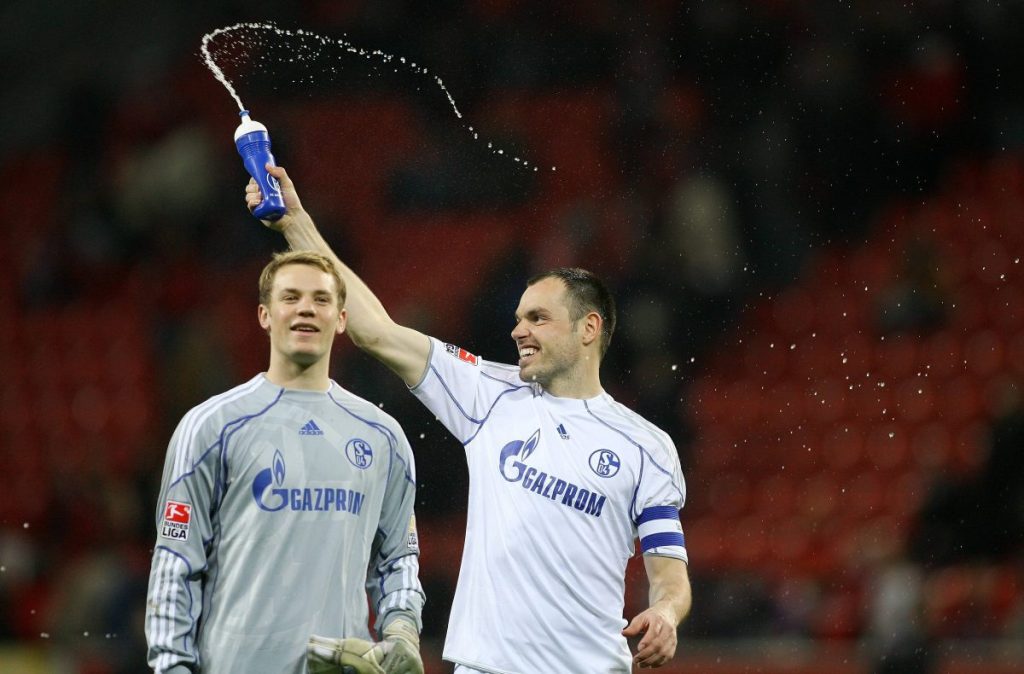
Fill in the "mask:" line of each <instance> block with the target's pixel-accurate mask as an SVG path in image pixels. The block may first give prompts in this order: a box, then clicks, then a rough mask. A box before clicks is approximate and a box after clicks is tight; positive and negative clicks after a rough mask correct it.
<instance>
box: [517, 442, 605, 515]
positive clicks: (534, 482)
mask: <svg viewBox="0 0 1024 674" xmlns="http://www.w3.org/2000/svg"><path fill="white" fill-rule="evenodd" d="M539 444H540V429H539V428H538V429H537V430H535V431H534V432H533V435H531V436H530V437H529V438H528V439H526V440H513V441H512V442H509V443H507V444H506V445H505V446H504V447H502V448H501V452H499V454H498V472H500V473H501V476H502V477H503V478H505V480H507V481H508V482H512V483H514V484H518V485H519V486H521V487H522V488H523V489H526V490H527V491H529V492H530V493H532V494H536V495H538V496H543V497H544V498H547V499H550V500H551V501H554V502H556V503H561V504H562V505H563V506H566V507H568V508H574V509H575V510H578V511H579V512H581V513H584V514H586V515H590V516H592V517H600V516H601V510H602V509H603V508H604V504H605V500H606V499H605V496H604V494H599V493H597V492H594V491H591V490H589V489H586V488H584V487H580V486H578V485H575V484H573V483H572V482H569V481H568V480H563V479H562V478H560V477H557V476H555V475H549V474H548V473H546V472H544V471H541V470H538V469H537V468H535V467H534V466H531V465H529V464H527V463H526V460H527V459H529V458H530V456H531V455H532V454H533V453H534V452H535V451H536V450H537V446H538V445H539ZM613 456H614V455H613ZM615 459H616V462H617V461H618V457H615ZM615 471H616V472H618V463H616V465H615ZM594 472H597V469H596V468H594ZM599 474H600V473H599ZM613 474H614V473H613Z"/></svg>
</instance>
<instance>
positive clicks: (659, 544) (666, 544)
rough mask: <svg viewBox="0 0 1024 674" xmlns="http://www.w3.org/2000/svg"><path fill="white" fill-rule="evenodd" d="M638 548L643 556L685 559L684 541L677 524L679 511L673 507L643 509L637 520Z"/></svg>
mask: <svg viewBox="0 0 1024 674" xmlns="http://www.w3.org/2000/svg"><path fill="white" fill-rule="evenodd" d="M636 528H637V531H638V532H639V534H640V548H641V549H642V550H643V552H644V554H655V555H666V556H668V557H679V558H680V559H684V560H685V559H686V558H687V555H686V539H685V538H684V537H683V525H682V524H680V523H679V510H678V509H676V508H675V507H673V506H651V507H650V508H644V510H643V512H641V513H640V517H639V518H637V521H636Z"/></svg>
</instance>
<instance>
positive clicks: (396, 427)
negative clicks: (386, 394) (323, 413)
mask: <svg viewBox="0 0 1024 674" xmlns="http://www.w3.org/2000/svg"><path fill="white" fill-rule="evenodd" d="M332 384H333V386H331V390H330V392H329V393H328V395H329V396H330V399H331V401H332V402H333V403H334V404H335V406H336V407H338V408H339V411H340V412H341V413H343V414H345V415H347V416H349V417H351V418H352V419H354V420H355V421H357V422H361V423H364V424H366V425H367V426H370V427H373V428H377V429H378V430H381V431H386V432H390V433H391V434H393V435H402V427H401V425H400V424H399V423H398V420H397V419H395V418H394V417H393V416H391V415H390V414H388V413H387V412H385V411H384V410H383V408H381V407H380V405H375V404H373V403H371V402H370V401H369V400H366V399H365V398H360V397H359V396H357V395H356V394H355V393H352V392H351V391H349V390H347V389H345V388H342V387H341V386H340V385H338V384H337V383H336V382H332Z"/></svg>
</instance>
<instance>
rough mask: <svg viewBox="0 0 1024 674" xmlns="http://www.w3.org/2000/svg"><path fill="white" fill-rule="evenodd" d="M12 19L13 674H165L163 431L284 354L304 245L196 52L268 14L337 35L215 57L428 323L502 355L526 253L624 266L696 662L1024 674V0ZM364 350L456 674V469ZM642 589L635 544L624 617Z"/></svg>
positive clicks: (331, 223)
mask: <svg viewBox="0 0 1024 674" xmlns="http://www.w3.org/2000/svg"><path fill="white" fill-rule="evenodd" d="M0 18H2V19H3V25H4V27H5V39H4V41H3V43H2V45H0V56H2V57H3V58H0V62H2V63H3V66H2V68H3V82H4V94H5V96H4V104H3V106H0V129H2V130H3V131H2V133H0V176H2V178H3V179H2V180H0V195H2V203H3V204H4V207H5V210H6V213H7V217H6V219H5V220H6V227H5V229H6V232H5V235H6V236H5V243H4V244H3V245H2V246H0V270H2V272H0V302H2V306H3V307H4V308H5V309H6V316H5V318H4V320H3V327H2V329H0V372H2V374H3V377H2V384H0V467H2V469H3V470H2V475H3V477H4V483H5V484H4V486H3V488H2V489H0V669H2V670H3V671H12V672H19V671H25V672H35V671H60V672H64V671H67V672H90V673H93V672H95V673H101V672H136V671H145V664H144V661H145V644H144V638H143V636H142V613H143V610H144V601H145V586H146V580H147V576H148V570H149V569H148V565H149V555H150V550H151V546H152V541H153V540H154V537H155V534H154V532H153V513H154V512H155V508H156V503H155V499H156V494H157V489H158V485H159V478H160V471H161V469H162V462H163V456H164V452H165V449H166V443H167V440H168V439H169V437H170V433H171V431H172V430H173V428H174V426H175V425H176V423H177V422H178V420H179V419H180V417H181V415H182V414H184V413H185V412H186V411H187V410H188V409H189V408H191V407H192V406H194V405H196V404H198V403H200V402H202V401H203V400H205V399H206V398H207V397H209V396H211V395H214V394H216V393H219V392H221V391H223V390H226V389H228V388H230V387H232V386H234V385H236V384H238V383H240V382H242V381H244V380H246V379H248V378H249V377H251V376H252V375H253V374H254V373H255V372H258V371H260V370H262V369H264V368H265V366H266V358H267V356H266V351H267V348H266V346H267V345H266V339H265V337H264V336H263V335H262V334H261V333H260V331H259V329H258V326H257V323H256V320H255V314H256V312H255V307H256V288H255V286H256V278H257V275H258V272H259V270H260V269H261V268H262V265H263V264H264V263H265V262H266V260H267V258H268V257H269V255H270V253H271V252H272V251H274V250H280V249H283V248H284V245H283V242H282V240H281V239H280V238H279V237H278V236H277V235H275V234H274V233H272V232H269V231H267V230H265V229H264V228H262V227H261V226H260V224H259V223H258V222H257V221H256V220H254V219H253V218H252V217H251V216H249V214H248V213H247V212H246V210H245V208H244V205H243V198H242V194H243V187H244V185H245V182H246V180H247V176H246V174H245V173H244V170H243V168H242V166H241V161H240V160H239V158H238V156H237V154H235V149H234V147H233V144H232V143H231V136H232V133H233V130H234V127H235V125H236V124H237V119H238V118H237V114H236V113H237V109H236V107H235V105H234V103H233V101H232V100H231V98H230V97H229V95H228V94H227V92H226V91H225V90H224V88H223V87H222V86H221V85H220V84H219V83H217V82H216V81H215V80H214V78H213V76H212V74H211V73H210V72H209V71H208V70H207V69H206V68H205V66H204V65H203V63H202V61H201V59H200V58H199V47H200V43H201V40H202V37H203V35H204V34H205V33H208V32H210V31H212V30H213V29H215V28H218V27H224V26H228V25H231V24H234V23H237V22H240V21H276V22H277V24H278V25H279V26H280V27H281V28H283V29H289V30H292V31H296V30H298V29H303V30H305V31H308V32H311V33H315V34H317V35H319V36H323V37H324V38H325V39H324V40H319V39H316V38H314V37H311V36H296V35H292V36H286V35H274V34H272V33H271V32H269V31H266V30H258V29H249V30H245V31H236V32H233V33H231V34H228V35H225V36H222V37H221V38H220V39H218V40H217V41H215V42H214V44H213V47H214V50H215V54H216V55H217V57H218V62H221V63H222V64H223V65H224V67H225V70H226V72H227V74H228V76H229V77H230V78H231V80H232V81H233V82H234V84H235V86H236V88H237V89H238V92H239V94H240V96H241V97H242V99H243V101H244V102H245V104H246V105H247V106H248V107H249V108H250V109H251V110H252V113H253V116H254V118H255V119H257V120H259V121H261V122H263V123H264V124H266V125H267V127H268V128H269V129H270V132H271V136H272V138H273V141H274V151H275V154H276V155H277V158H278V161H279V163H281V164H283V165H285V166H286V167H288V169H289V171H290V173H291V175H292V176H293V177H294V178H295V180H296V182H297V183H298V186H299V189H300V193H301V194H302V196H303V200H304V203H305V205H306V207H307V209H308V210H309V211H310V212H311V213H312V214H313V215H314V217H315V218H316V219H317V221H318V223H319V225H320V227H321V230H322V231H323V232H324V233H325V235H326V237H327V238H328V240H329V241H330V242H331V243H332V245H333V246H334V247H335V249H336V250H337V251H338V252H339V254H340V255H341V257H342V258H343V259H345V260H346V261H347V262H349V263H351V265H352V266H353V267H354V268H355V269H356V270H357V271H358V272H359V273H360V274H362V275H363V276H364V278H365V279H366V280H367V281H368V283H369V284H370V285H371V287H372V288H374V289H375V290H376V291H377V292H378V293H379V295H380V296H381V298H382V299H383V301H384V302H385V304H386V306H387V307H388V308H389V310H390V311H391V313H392V315H393V316H395V317H396V319H398V320H399V321H402V322H406V323H408V324H410V325H413V326H414V327H417V328H419V329H421V330H424V331H426V332H428V333H430V334H432V335H435V336H437V337H440V338H442V339H443V340H445V341H449V342H454V343H458V344H460V345H461V346H464V347H465V348H467V349H469V350H470V351H472V352H474V353H478V354H481V355H483V356H484V357H486V358H489V359H493V360H499V361H506V362H508V361H512V360H513V359H514V358H515V354H514V350H513V348H512V341H511V339H510V338H509V334H508V333H509V332H510V331H511V329H512V324H513V321H512V314H513V312H514V309H515V306H516V303H517V302H518V297H519V294H520V293H521V291H522V288H523V284H524V281H525V279H526V278H528V277H529V276H530V275H531V274H532V273H534V272H537V271H541V270H543V269H547V268H550V267H552V266H557V265H579V266H584V267H587V268H590V269H592V270H593V271H595V272H597V273H598V274H600V275H601V276H603V277H604V278H605V279H606V280H607V281H608V282H609V284H610V285H611V286H612V288H613V290H614V292H615V294H616V297H617V298H618V302H619V310H620V327H619V331H618V333H617V334H616V336H615V339H614V342H613V345H612V348H611V351H610V352H609V356H608V358H607V359H606V363H605V365H604V368H603V381H604V384H605V387H606V389H607V390H608V391H609V392H610V393H611V394H612V395H613V396H615V397H616V398H617V399H618V400H620V401H621V402H623V403H625V404H627V405H629V406H631V407H633V408H634V409H636V410H638V411H639V412H641V413H642V414H644V415H645V416H646V417H648V418H649V419H651V420H652V421H654V422H655V423H657V424H658V425H659V426H661V427H662V428H664V429H665V430H666V431H668V432H669V433H670V434H671V435H672V437H673V438H674V439H675V441H676V444H677V447H678V450H679V454H680V459H681V461H682V464H683V468H684V473H685V474H686V477H687V483H688V491H689V497H688V504H687V507H686V508H685V509H684V510H683V512H682V519H683V525H684V530H685V531H686V534H687V541H688V547H689V551H690V556H691V575H692V578H693V583H694V594H695V603H694V610H693V614H692V615H691V617H690V619H689V620H688V621H687V622H686V623H685V624H684V626H683V627H682V629H681V633H680V636H681V641H680V648H679V656H678V658H677V660H676V661H675V663H674V667H675V670H674V671H694V672H697V671H699V672H720V673H722V674H726V673H731V672H775V671H779V672H783V671H785V672H797V671H799V672H803V671H808V672H810V671H836V672H844V671H849V672H867V671H879V672H881V671H886V672H919V671H920V672H925V671H933V672H975V671H978V672H980V671H984V672H1000V671H1007V672H1010V671H1014V672H1019V671H1024V665H1022V664H1021V663H1022V662H1024V653H1022V650H1021V646H1020V644H1021V643H1024V591H1022V584H1024V578H1022V570H1021V569H1022V538H1024V533H1022V532H1024V496H1022V489H1024V488H1022V479H1024V465H1022V456H1024V455H1022V452H1024V447H1022V439H1024V438H1022V433H1024V427H1022V419H1024V417H1022V412H1021V406H1020V379H1021V377H1022V376H1024V286H1022V283H1021V280H1020V265H1019V262H1020V256H1021V252H1022V248H1024V235H1022V234H1021V231H1022V230H1021V220H1022V215H1024V206H1022V204H1024V163H1022V147H1024V101H1022V98H1021V94H1020V93H1019V92H1020V90H1021V88H1020V86H1019V82H1018V80H1019V79H1020V76H1021V73H1022V72H1024V71H1022V68H1021V65H1022V63H1021V60H1022V59H1021V50H1020V49H1019V48H1018V45H1017V42H1018V41H1019V39H1020V37H1019V32H1020V30H1019V28H1020V26H1021V25H1024V8H1022V5H1021V4H1020V3H1017V2H997V1H989V0H963V1H962V2H954V1H952V0H930V1H925V2H906V3H897V2H891V1H890V0H853V1H849V2H806V1H798V0H747V1H745V2H741V1H739V0H720V1H716V2H664V1H652V2H626V1H613V0H588V1H586V2H583V1H578V2H577V1H570V2H562V3H553V2H532V1H524V2H514V1H512V0H486V1H484V0H481V1H478V2H457V1H439V2H431V3H415V2H402V1H399V0H389V1H376V2H371V1H353V2H329V1H327V0H320V1H304V2H295V3H270V2H264V1H263V0H256V1H252V2H246V3H241V2H205V3H190V2H178V3H164V4H150V3H119V2H80V1H74V0H73V1H71V2H61V3H53V2H44V3H18V4H16V5H12V6H9V7H5V8H4V9H3V10H0ZM339 40H340V41H343V42H344V44H340V43H339ZM347 44H352V45H355V46H356V47H358V48H362V49H365V50H368V51H369V52H371V53H370V54H369V55H368V56H367V55H361V54H359V53H352V52H350V51H347V50H346V48H345V45H347ZM374 50H380V51H381V52H383V53H384V54H386V55H394V57H396V58H386V57H385V56H382V55H379V54H376V55H375V54H373V53H372V52H373V51H374ZM398 57H404V58H405V59H407V61H408V62H409V63H415V64H416V65H415V67H414V66H411V65H409V64H403V63H402V62H401V61H400V60H399V58H398ZM423 68H426V69H427V70H428V71H429V72H428V73H423V72H422V69H423ZM435 77H440V78H441V80H442V81H443V85H444V87H445V88H446V90H447V91H448V92H449V93H450V95H451V96H452V99H453V100H454V105H455V106H457V108H458V110H459V112H460V113H461V114H462V118H461V119H460V118H458V117H457V116H456V114H455V111H454V109H453V104H452V103H451V102H450V101H449V99H448V97H447V96H446V94H445V91H444V90H442V87H441V86H440V85H439V84H438V82H437V81H436V80H435V79H434V78H435ZM474 133H476V134H477V137H474ZM499 150H500V153H499ZM516 159H518V160H519V161H517V160H516ZM552 167H554V168H555V170H552ZM533 168H536V169H537V170H535V171H534V170H532V169H533ZM340 342H342V343H340V344H339V345H338V347H337V348H336V351H335V356H334V364H333V376H334V378H335V379H337V380H338V381H339V382H341V383H342V384H343V385H344V386H346V387H348V388H350V389H352V390H353V391H355V392H356V393H357V394H359V395H362V396H363V397H366V398H368V399H369V400H371V401H374V402H378V403H380V404H382V405H383V406H384V408H385V409H386V410H388V411H389V412H390V413H392V414H393V415H394V416H396V417H397V418H398V419H399V420H400V421H401V422H402V424H403V426H404V428H405V430H406V433H407V435H408V436H409V438H410V440H411V441H412V443H413V446H414V450H415V452H416V455H417V467H418V477H419V482H420V485H419V486H420V491H419V494H420V497H419V507H418V515H419V519H420V522H421V539H422V541H423V550H424V552H423V557H422V566H423V572H422V580H423V582H424V585H425V587H426V589H427V591H428V595H429V604H428V607H427V611H426V614H425V622H426V624H425V628H424V653H425V656H426V659H427V661H428V669H430V670H431V671H437V672H442V671H448V670H447V669H446V666H445V665H442V664H441V663H440V647H441V642H442V640H443V636H444V631H445V624H446V618H447V610H448V606H449V604H450V593H451V591H452V588H453V587H454V582H455V577H456V569H457V563H456V560H457V559H458V555H459V550H460V548H461V544H462V531H463V518H464V515H463V509H464V503H465V493H466V475H465V468H464V462H463V458H462V456H461V450H460V448H459V446H458V445H457V443H456V442H455V441H454V440H453V439H452V438H451V437H450V436H448V435H447V433H446V432H445V431H444V429H443V428H441V427H440V425H439V424H438V423H437V422H436V421H435V420H433V419H432V417H431V416H430V415H429V414H427V413H426V412H425V411H424V410H423V409H422V408H421V407H420V406H419V404H418V403H416V401H415V400H414V399H413V398H412V396H410V395H409V394H408V393H407V392H406V391H405V390H404V387H402V386H401V384H400V383H399V382H398V381H397V379H396V378H394V377H393V376H392V375H390V373H388V372H386V371H385V370H384V369H383V368H382V367H381V366H379V365H377V364H376V363H375V362H372V361H370V360H369V359H367V358H366V357H364V356H362V355H361V354H359V353H358V352H356V351H355V349H354V348H353V347H352V346H351V344H349V343H348V341H347V340H344V339H342V340H340ZM645 595H646V586H645V583H644V578H643V573H642V567H641V566H639V565H637V564H634V565H632V566H631V571H630V579H629V591H628V593H627V602H626V603H627V605H626V612H627V615H632V614H634V613H635V612H637V611H639V610H641V609H642V608H643V607H644V606H645V605H646V597H645ZM1000 668H1002V669H1000Z"/></svg>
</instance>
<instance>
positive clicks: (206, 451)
mask: <svg viewBox="0 0 1024 674" xmlns="http://www.w3.org/2000/svg"><path fill="white" fill-rule="evenodd" d="M282 395H284V389H281V390H280V391H279V392H278V394H277V397H276V398H274V399H273V400H272V401H271V402H270V404H269V405H267V406H266V407H264V408H263V409H262V410H260V411H259V412H255V413H253V414H249V415H246V416H244V417H238V418H237V419H232V420H231V421H229V422H228V423H226V424H224V425H223V426H222V427H221V429H220V433H219V434H218V436H217V442H215V443H213V444H212V445H210V446H209V447H207V448H206V449H204V450H203V453H202V455H200V457H199V458H198V459H196V460H195V461H194V462H193V463H192V467H191V468H189V469H188V470H187V471H185V472H184V473H182V474H181V475H179V476H178V477H176V478H175V479H174V481H173V482H171V483H170V484H169V485H167V489H168V491H169V490H170V489H171V488H172V487H174V486H175V485H176V484H178V483H179V482H181V481H182V480H184V479H185V478H186V477H188V476H189V475H192V474H193V473H195V472H196V468H197V467H198V466H199V464H201V463H202V462H203V459H205V458H206V456H207V454H209V453H210V452H212V451H213V449H214V448H215V447H217V445H221V446H222V447H223V443H224V431H225V430H227V428H228V426H232V425H234V424H237V423H240V422H241V423H243V424H244V422H246V421H248V420H250V419H252V418H254V417H258V416H260V415H261V414H263V413H265V412H266V411H267V410H269V409H270V408H271V407H273V406H274V405H275V404H276V403H277V401H278V400H280V399H281V396H282ZM232 402H233V401H232ZM232 432H234V431H232Z"/></svg>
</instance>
